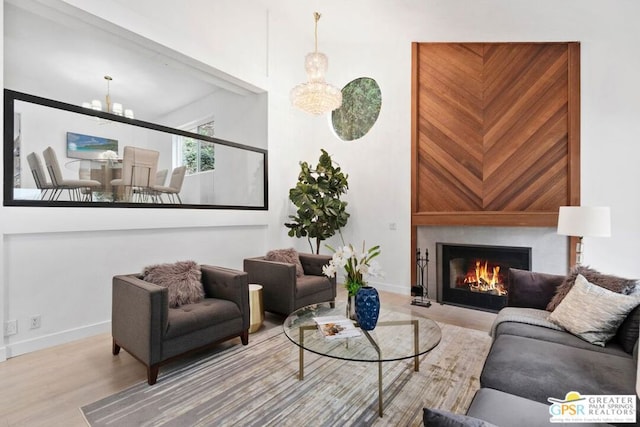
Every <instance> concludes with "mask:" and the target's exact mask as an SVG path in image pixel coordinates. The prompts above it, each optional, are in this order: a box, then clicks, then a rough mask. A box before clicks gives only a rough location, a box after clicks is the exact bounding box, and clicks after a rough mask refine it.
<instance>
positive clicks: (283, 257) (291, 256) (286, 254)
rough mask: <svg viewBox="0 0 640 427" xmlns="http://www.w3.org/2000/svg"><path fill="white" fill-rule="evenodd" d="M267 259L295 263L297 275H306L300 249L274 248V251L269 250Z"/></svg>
mask: <svg viewBox="0 0 640 427" xmlns="http://www.w3.org/2000/svg"><path fill="white" fill-rule="evenodd" d="M264 259H266V260H267V261H275V262H284V263H287V264H293V265H295V266H296V276H298V277H300V276H303V275H304V270H303V269H302V263H301V262H300V257H299V256H298V251H296V250H295V249H293V248H289V249H274V250H272V251H269V252H267V255H266V256H265V258H264Z"/></svg>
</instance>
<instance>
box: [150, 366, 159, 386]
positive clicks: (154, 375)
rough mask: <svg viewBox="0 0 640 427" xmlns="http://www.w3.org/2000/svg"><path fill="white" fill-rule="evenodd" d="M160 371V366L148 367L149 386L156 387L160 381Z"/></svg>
mask: <svg viewBox="0 0 640 427" xmlns="http://www.w3.org/2000/svg"><path fill="white" fill-rule="evenodd" d="M159 371H160V365H159V364H155V365H151V366H147V382H148V383H149V385H154V384H155V383H156V381H157V380H158V372H159Z"/></svg>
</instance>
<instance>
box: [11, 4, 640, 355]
mask: <svg viewBox="0 0 640 427" xmlns="http://www.w3.org/2000/svg"><path fill="white" fill-rule="evenodd" d="M6 3H7V2H4V3H3V7H4V5H5V4H6ZM9 3H10V2H9ZM45 3H47V5H48V6H50V7H53V8H58V9H61V10H64V11H66V12H69V11H70V10H71V11H72V12H70V13H72V15H74V16H77V17H79V18H78V19H84V20H86V21H87V22H89V23H95V22H96V20H98V21H104V22H106V23H107V24H108V25H109V26H110V27H119V28H121V29H122V30H123V31H124V32H131V33H133V34H135V35H137V36H139V37H144V38H146V39H149V40H151V41H153V42H155V43H158V44H161V45H164V46H166V47H167V48H168V49H171V50H173V51H176V52H180V53H181V54H182V55H185V56H187V57H189V58H192V59H193V61H195V62H198V63H201V64H205V65H207V66H208V67H211V68H212V69H215V70H218V71H220V72H222V73H224V74H227V75H229V76H233V78H234V79H237V80H238V81H241V82H244V83H245V84H246V85H247V86H248V87H251V88H252V90H254V91H256V92H257V93H267V94H268V122H267V135H268V136H267V148H268V151H269V168H268V170H269V180H268V183H269V199H268V206H269V209H268V210H265V211H260V210H257V211H256V210H215V209H214V210H209V209H99V208H86V207H85V208H63V207H56V208H48V207H15V206H13V207H12V206H10V207H7V206H2V207H1V208H0V218H1V221H0V224H2V244H1V245H0V247H1V251H2V254H1V255H2V256H1V257H0V262H1V263H2V268H1V270H2V272H3V280H2V283H1V284H0V318H2V319H3V324H4V323H5V322H7V321H9V320H14V319H15V320H17V322H18V333H17V334H15V335H11V336H5V335H4V334H3V336H2V337H1V338H0V360H1V361H4V360H6V359H8V358H12V357H17V356H19V355H22V354H28V353H32V352H36V351H39V350H42V349H47V348H50V347H53V346H56V345H59V344H64V343H69V342H73V341H75V340H77V339H82V338H87V337H92V336H94V335H96V334H100V333H105V332H109V331H110V319H111V278H112V277H113V276H114V275H116V274H123V273H132V272H138V271H140V270H141V269H142V268H143V267H144V266H146V265H149V264H154V263H158V262H173V261H176V260H186V259H193V260H197V261H198V262H201V263H204V264H213V265H221V266H226V267H230V268H236V269H242V260H243V259H244V258H247V257H251V256H258V255H261V254H265V253H266V252H267V251H268V250H270V249H272V248H286V247H292V246H293V247H295V248H297V249H298V250H300V251H304V252H306V251H308V244H307V242H306V240H304V239H292V238H289V237H288V236H287V229H286V228H285V227H284V225H283V224H284V222H285V221H287V219H288V215H290V214H292V213H293V212H294V209H293V206H292V205H291V203H290V202H289V199H288V191H289V189H290V188H291V187H293V186H294V185H295V182H296V179H297V175H298V172H299V166H298V164H299V162H300V161H308V162H315V161H316V159H317V158H318V156H319V155H320V150H321V149H325V150H327V151H328V152H329V153H330V154H331V155H332V157H333V158H334V160H335V161H337V162H338V163H339V164H340V166H341V167H342V168H343V170H344V171H346V172H347V173H348V174H349V192H348V193H347V195H346V198H345V199H346V200H347V201H348V203H349V205H348V206H349V213H350V214H351V218H350V220H349V224H348V226H347V227H346V228H345V229H344V230H343V232H342V234H343V236H344V240H345V241H346V242H354V243H357V242H361V241H363V240H365V241H366V242H367V244H379V245H380V246H381V248H382V254H381V255H380V257H379V262H380V264H381V265H382V266H383V268H384V271H385V277H384V278H383V279H379V280H378V281H377V282H376V283H374V286H376V287H377V288H379V289H381V290H383V291H387V292H392V293H396V294H400V295H405V296H407V298H408V295H409V290H410V284H411V283H412V280H411V274H412V271H413V270H414V265H413V257H412V255H413V254H412V253H411V170H410V169H411V168H410V162H411V60H412V56H411V55H412V52H411V43H412V42H416V41H418V42H451V41H464V42H467V41H477V42H492V41H504V42H520V41H527V42H528V41H533V42H541V41H578V42H580V49H581V64H580V68H581V89H580V95H581V135H580V163H581V176H580V188H581V191H580V201H581V204H582V205H593V206H609V207H610V208H611V222H612V224H611V227H612V233H611V237H609V238H591V239H590V238H585V254H584V264H585V265H591V266H592V267H594V268H597V269H598V270H600V271H602V272H606V273H611V274H616V275H620V276H623V277H630V278H637V277H640V267H638V265H637V264H636V262H635V257H634V254H635V251H634V250H633V248H632V247H631V246H632V245H633V241H634V238H635V237H637V236H640V224H639V223H638V221H636V219H635V217H636V215H635V208H637V207H640V206H639V205H640V200H638V198H637V197H634V196H633V194H634V192H633V191H632V190H631V189H630V183H632V182H636V181H637V180H638V178H640V177H639V176H638V175H639V174H640V172H638V169H637V168H636V167H635V164H634V161H635V157H636V156H635V154H636V153H637V151H638V149H637V148H635V149H634V148H633V147H634V143H635V135H637V134H638V133H639V132H638V131H640V129H639V128H640V125H639V124H638V121H637V120H636V117H637V115H638V114H637V113H638V112H640V111H639V109H640V108H639V107H638V103H637V102H634V101H635V100H637V99H638V98H639V97H640V85H638V83H636V82H635V81H636V79H635V75H636V72H635V70H637V69H638V66H639V65H640V63H639V62H640V59H639V58H638V57H637V55H631V54H629V52H634V49H635V46H634V45H633V43H634V42H635V41H637V40H638V38H639V37H638V36H639V35H640V33H639V31H640V30H638V28H637V25H635V23H634V22H633V21H632V19H630V17H633V16H637V15H638V12H639V10H638V8H639V6H638V5H637V4H636V3H635V2H633V1H622V0H616V1H613V2H601V1H596V0H590V1H578V0H576V1H565V2H557V1H551V0H544V1H538V2H521V1H517V2H514V1H508V0H488V1H482V2H478V1H473V0H466V1H463V0H459V1H450V2H439V1H418V0H413V1H406V2H401V3H400V4H398V2H383V1H375V2H371V1H365V0H359V1H354V2H348V3H345V2H341V1H337V0H326V1H323V2H300V1H295V0H282V1H279V2H277V3H276V4H271V3H272V2H267V1H222V2H215V3H214V4H209V3H207V2H199V3H198V5H197V7H196V6H189V7H186V6H181V5H178V4H173V3H171V4H168V3H165V2H153V1H147V0H144V1H142V0H140V1H136V2H118V1H110V2H104V1H97V0H96V1H90V0H66V1H51V2H45ZM316 10H317V11H319V12H321V13H322V19H321V21H320V22H319V34H318V38H319V46H318V49H319V50H320V51H322V52H324V53H326V54H327V55H328V57H329V59H330V63H329V71H328V74H327V80H328V81H329V82H330V83H332V84H334V85H336V86H338V87H342V86H344V85H345V84H346V83H348V82H350V81H351V80H353V79H355V78H358V77H363V76H366V77H371V78H374V79H375V80H376V81H377V82H378V84H379V85H380V87H381V91H382V109H381V113H380V116H379V119H378V121H377V122H376V124H375V125H374V126H373V128H372V129H371V131H370V132H369V133H368V134H367V135H365V136H364V137H363V138H362V139H360V140H357V141H354V142H344V141H341V140H339V139H338V138H337V137H336V136H335V135H334V133H333V130H332V128H331V125H330V123H329V120H328V119H327V117H326V116H320V117H313V116H309V115H307V114H305V113H303V112H300V111H297V110H295V109H294V108H293V107H292V106H291V104H290V101H289V91H290V90H291V88H292V87H293V86H295V85H296V84H298V83H300V82H302V81H304V80H305V75H304V56H305V54H306V53H308V52H310V51H312V50H313V31H312V30H313V17H312V14H313V12H314V11H316ZM3 57H4V56H3ZM5 68H6V66H5ZM105 72H107V70H105ZM3 73H5V72H3ZM0 79H2V81H3V86H4V87H5V88H6V87H7V85H6V84H4V82H5V79H4V74H2V77H0ZM98 83H101V82H98ZM116 83H117V81H116V82H114V91H115V88H116V87H117V86H116ZM47 84H48V83H47V82H40V86H41V88H42V91H41V93H37V94H36V95H40V96H45V97H46V96H47V93H46V91H47V89H46V87H47ZM101 90H102V86H97V87H96V90H95V91H96V92H100V91H101ZM87 96H90V95H89V94H87ZM114 96H115V95H114ZM149 96H150V97H162V93H161V92H160V93H150V94H149ZM634 113H635V114H634ZM634 129H635V130H634ZM5 153H6V151H5ZM634 177H635V178H634ZM372 196H373V197H372ZM376 196H377V197H376ZM511 231H513V230H511ZM543 233H546V235H550V234H554V233H555V231H554V230H553V228H552V227H546V228H545V230H544V232H543ZM554 241H555V240H554ZM559 241H560V242H562V244H563V245H564V244H565V243H566V245H567V247H568V242H567V241H566V239H565V238H559ZM329 243H330V244H339V239H337V238H335V239H333V240H331V241H330V242H329ZM550 249H553V248H550ZM563 250H565V251H566V247H565V248H564V249H563ZM543 251H544V249H543ZM324 252H325V253H328V251H326V250H325V251H324ZM562 263H563V264H561V265H559V266H555V267H553V271H551V270H550V269H546V268H545V266H543V265H540V266H539V265H536V264H535V262H534V270H538V271H545V272H548V273H557V274H561V273H564V272H566V269H567V268H568V266H569V257H568V256H567V257H566V261H565V260H564V259H563V261H562ZM563 269H564V270H565V271H562V270H563ZM431 284H432V285H433V281H432V282H431ZM34 315H40V316H41V320H42V323H41V326H40V328H38V329H33V330H31V329H29V328H28V321H29V318H30V317H31V316H34ZM106 351H107V352H108V351H109V350H108V349H107V350H106Z"/></svg>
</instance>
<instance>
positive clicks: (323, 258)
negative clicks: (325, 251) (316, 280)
mask: <svg viewBox="0 0 640 427" xmlns="http://www.w3.org/2000/svg"><path fill="white" fill-rule="evenodd" d="M298 257H299V258H300V263H301V264H302V269H303V270H304V274H307V275H311V276H322V275H323V274H322V267H323V266H325V265H327V264H329V261H331V256H330V255H316V254H304V253H300V254H298Z"/></svg>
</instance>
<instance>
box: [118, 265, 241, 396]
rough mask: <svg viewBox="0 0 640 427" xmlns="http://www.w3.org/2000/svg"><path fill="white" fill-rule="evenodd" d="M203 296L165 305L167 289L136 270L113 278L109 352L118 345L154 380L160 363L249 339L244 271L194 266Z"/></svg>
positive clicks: (148, 379) (151, 380)
mask: <svg viewBox="0 0 640 427" xmlns="http://www.w3.org/2000/svg"><path fill="white" fill-rule="evenodd" d="M200 268H201V271H202V279H201V281H202V285H203V287H204V291H205V298H204V300H202V301H200V302H197V303H193V304H186V305H181V306H179V307H177V308H169V300H168V290H167V288H166V287H162V286H158V285H155V284H153V283H149V282H146V281H144V280H142V278H141V276H140V275H138V274H128V275H120V276H114V277H113V289H112V290H113V300H112V320H111V322H112V324H111V327H112V335H113V354H114V355H117V354H118V353H119V351H120V348H124V349H125V350H126V351H127V352H128V353H130V354H131V355H132V356H133V357H135V358H136V359H138V360H139V361H141V362H142V363H144V364H145V365H146V366H147V381H148V383H149V385H152V384H155V382H156V380H157V377H158V371H159V368H160V365H162V364H164V363H166V362H169V361H171V360H172V359H174V358H176V357H179V356H182V355H184V354H185V353H188V352H191V351H196V350H200V349H202V348H205V347H207V346H210V345H212V344H216V343H219V342H221V341H225V340H228V339H231V338H234V337H240V339H241V341H242V344H244V345H247V344H248V343H249V285H248V280H247V273H245V272H242V271H237V270H232V269H227V268H223V267H213V266H208V265H202V266H200Z"/></svg>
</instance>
